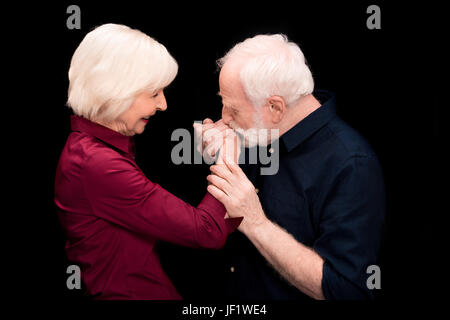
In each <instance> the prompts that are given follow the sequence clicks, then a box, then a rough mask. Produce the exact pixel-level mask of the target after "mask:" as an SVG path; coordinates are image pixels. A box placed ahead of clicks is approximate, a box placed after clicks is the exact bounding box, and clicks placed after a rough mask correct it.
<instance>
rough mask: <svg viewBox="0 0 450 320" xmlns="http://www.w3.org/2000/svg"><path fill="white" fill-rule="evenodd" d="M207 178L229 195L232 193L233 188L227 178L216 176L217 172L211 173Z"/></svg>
mask: <svg viewBox="0 0 450 320" xmlns="http://www.w3.org/2000/svg"><path fill="white" fill-rule="evenodd" d="M206 180H208V181H209V182H210V183H211V184H213V185H215V186H216V187H217V188H219V189H220V190H222V191H223V192H224V193H225V194H226V195H228V196H230V195H231V193H232V191H233V188H232V187H231V186H230V184H229V183H228V181H226V180H225V179H223V178H221V177H219V176H216V175H215V174H210V175H208V176H207V177H206Z"/></svg>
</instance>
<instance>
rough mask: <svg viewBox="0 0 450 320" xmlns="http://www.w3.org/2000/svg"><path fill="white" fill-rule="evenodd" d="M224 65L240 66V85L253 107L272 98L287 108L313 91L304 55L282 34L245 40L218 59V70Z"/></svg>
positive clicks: (259, 105)
mask: <svg viewBox="0 0 450 320" xmlns="http://www.w3.org/2000/svg"><path fill="white" fill-rule="evenodd" d="M227 62H230V63H238V66H240V74H239V75H240V80H241V84H242V86H243V87H244V92H245V94H246V96H247V98H248V99H249V102H250V103H252V104H253V106H254V107H262V106H263V105H264V104H265V103H266V100H267V99H268V98H269V97H271V96H280V97H282V98H283V99H284V100H285V103H286V105H287V106H290V105H292V104H294V103H295V102H296V101H297V100H298V99H299V98H300V97H301V96H302V95H307V94H310V93H312V92H313V90H314V80H313V77H312V74H311V71H310V70H309V68H308V66H307V65H306V62H305V57H304V55H303V52H302V51H301V50H300V48H299V46H298V45H297V44H295V43H293V42H289V41H288V38H287V37H286V36H285V35H283V34H273V35H256V36H254V37H253V38H248V39H246V40H245V41H243V42H240V43H238V44H236V45H235V46H234V47H233V48H232V49H231V50H230V51H228V53H227V54H226V55H225V56H224V57H222V58H220V59H219V60H217V65H218V67H219V69H220V68H222V67H223V66H224V64H225V63H227Z"/></svg>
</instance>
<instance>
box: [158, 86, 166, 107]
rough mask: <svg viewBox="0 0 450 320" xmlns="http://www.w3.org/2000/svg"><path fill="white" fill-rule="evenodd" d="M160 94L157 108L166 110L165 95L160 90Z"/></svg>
mask: <svg viewBox="0 0 450 320" xmlns="http://www.w3.org/2000/svg"><path fill="white" fill-rule="evenodd" d="M160 95H161V96H160V100H159V103H158V107H157V109H158V110H160V111H166V110H167V101H166V96H165V95H164V93H163V92H162V91H161V93H160Z"/></svg>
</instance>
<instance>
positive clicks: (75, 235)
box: [54, 116, 241, 300]
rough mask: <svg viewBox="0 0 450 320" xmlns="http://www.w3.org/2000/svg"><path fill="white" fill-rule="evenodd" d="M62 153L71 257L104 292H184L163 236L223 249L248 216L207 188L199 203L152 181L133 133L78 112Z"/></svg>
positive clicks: (159, 295) (90, 288)
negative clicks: (164, 257)
mask: <svg viewBox="0 0 450 320" xmlns="http://www.w3.org/2000/svg"><path fill="white" fill-rule="evenodd" d="M71 126H72V132H71V133H70V135H69V137H68V139H67V142H66V145H65V147H64V149H63V151H62V153H61V157H60V159H59V163H58V167H57V170H56V178H55V197H54V201H55V204H56V207H57V211H58V217H59V220H60V223H61V226H62V228H63V231H64V233H65V236H66V238H67V241H66V246H65V249H66V253H67V257H68V259H69V261H71V262H72V263H74V264H77V265H78V266H79V267H80V268H81V272H82V274H81V276H82V281H83V282H84V284H85V286H86V289H87V292H88V294H90V295H92V296H94V297H96V298H99V299H158V300H166V299H181V296H180V295H179V294H178V292H177V290H176V289H175V288H174V286H173V285H172V283H171V281H170V279H169V278H168V277H167V276H166V274H165V273H164V271H163V269H162V267H161V265H160V261H159V257H158V253H157V250H156V242H157V241H158V240H163V241H168V242H171V243H174V244H178V245H182V246H188V247H203V248H220V247H222V246H223V244H224V243H225V240H226V238H227V236H228V234H230V233H231V232H232V231H233V230H234V229H235V228H236V227H237V226H238V225H239V223H240V220H241V219H224V216H225V208H224V207H223V205H222V204H221V203H220V202H218V201H217V200H216V199H215V198H214V197H213V196H212V195H210V194H209V193H207V194H206V195H205V197H204V198H203V200H202V201H201V203H200V204H199V205H198V206H197V207H196V208H195V207H193V206H191V205H189V204H187V203H185V202H184V201H182V200H181V199H179V198H177V197H176V196H174V195H172V194H171V193H169V192H168V191H166V190H164V189H163V188H162V187H161V186H159V185H158V184H156V183H153V182H151V181H150V180H148V179H147V178H146V177H145V175H144V173H143V172H142V171H141V170H140V168H139V167H138V165H137V164H136V163H135V161H134V142H133V138H131V137H127V136H124V135H122V134H120V133H118V132H116V131H113V130H110V129H108V128H106V127H103V126H101V125H99V124H97V123H94V122H91V121H89V120H87V119H84V118H82V117H78V116H72V117H71Z"/></svg>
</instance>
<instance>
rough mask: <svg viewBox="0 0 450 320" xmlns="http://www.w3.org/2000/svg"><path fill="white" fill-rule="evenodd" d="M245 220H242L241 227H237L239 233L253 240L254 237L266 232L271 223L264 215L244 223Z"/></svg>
mask: <svg viewBox="0 0 450 320" xmlns="http://www.w3.org/2000/svg"><path fill="white" fill-rule="evenodd" d="M245 220H246V219H245V218H244V220H242V223H241V226H240V227H239V229H240V231H241V232H242V233H244V234H245V235H246V236H247V238H249V239H253V238H254V237H257V236H258V234H260V233H261V232H263V231H264V230H266V229H267V228H269V227H270V225H271V224H272V222H271V221H270V220H269V219H267V217H266V216H265V215H263V216H261V217H260V218H259V219H257V220H254V221H250V220H249V221H245Z"/></svg>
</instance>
